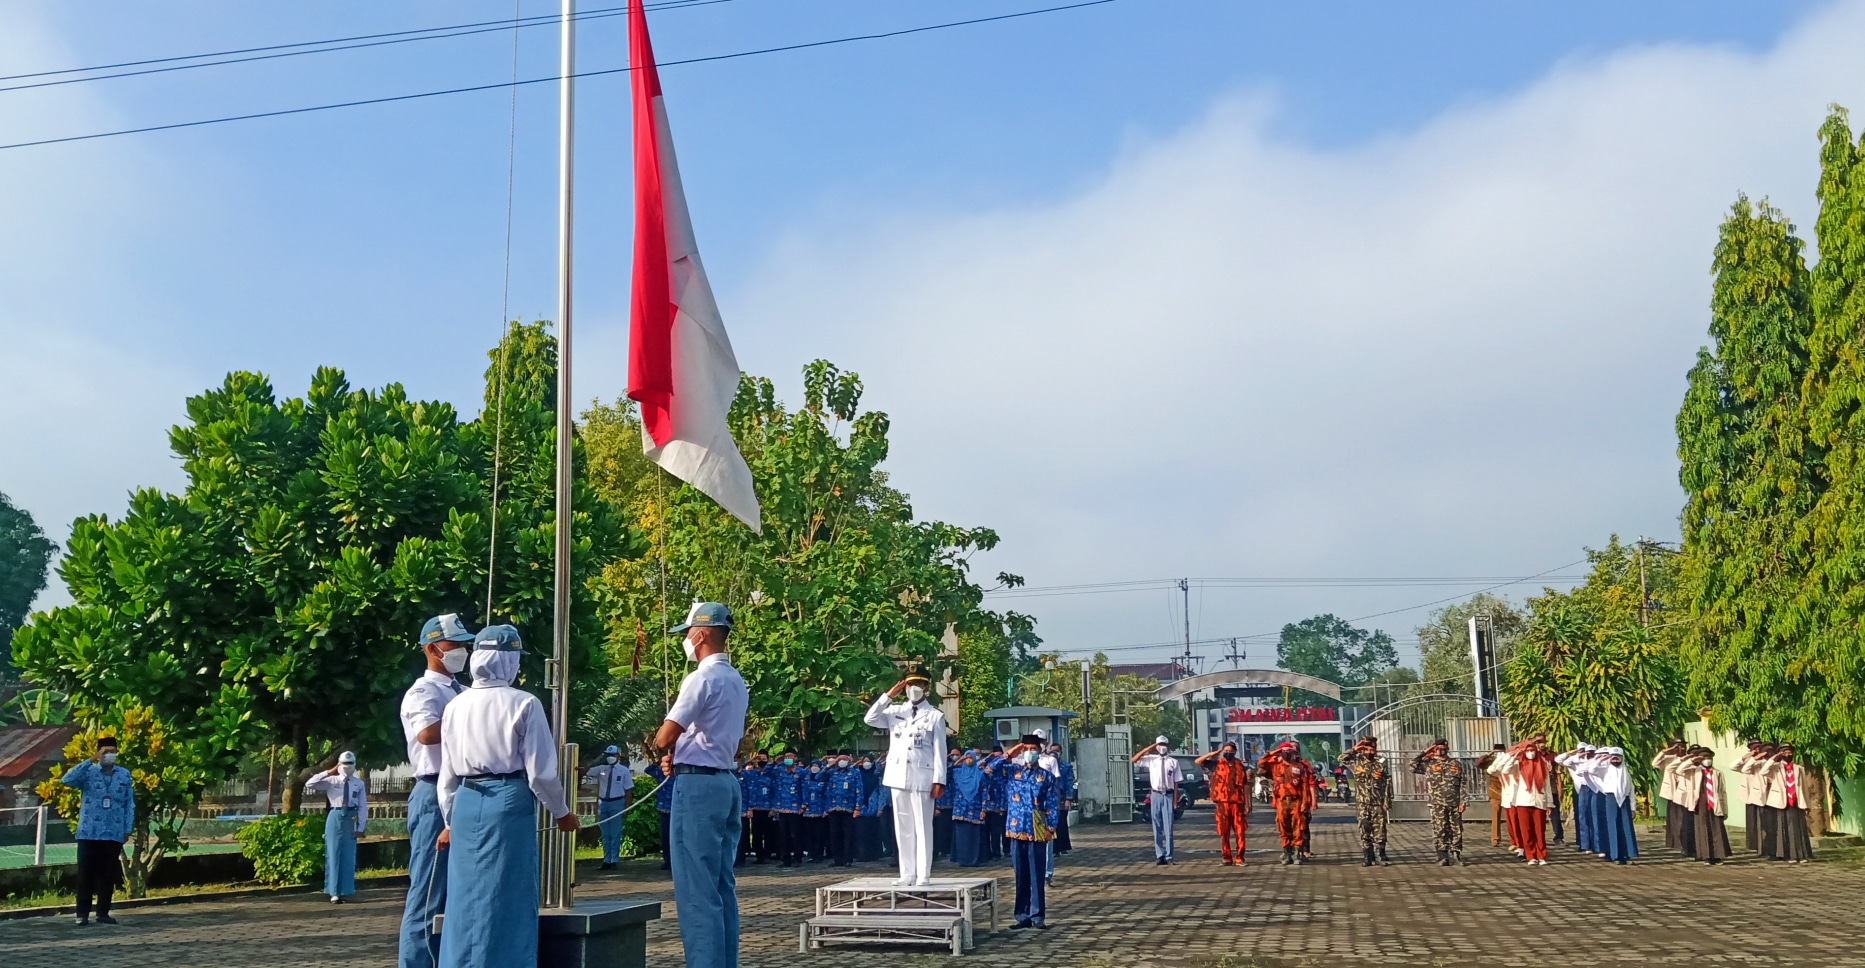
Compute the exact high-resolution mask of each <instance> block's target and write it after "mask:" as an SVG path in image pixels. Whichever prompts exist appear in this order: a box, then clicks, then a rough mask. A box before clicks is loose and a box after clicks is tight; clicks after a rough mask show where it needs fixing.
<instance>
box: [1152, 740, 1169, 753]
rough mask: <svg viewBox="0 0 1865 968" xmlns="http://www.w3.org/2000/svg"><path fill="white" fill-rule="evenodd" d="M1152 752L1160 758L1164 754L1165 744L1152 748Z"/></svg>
mask: <svg viewBox="0 0 1865 968" xmlns="http://www.w3.org/2000/svg"><path fill="white" fill-rule="evenodd" d="M1153 752H1155V753H1158V754H1159V755H1161V756H1164V755H1165V753H1166V744H1164V743H1161V744H1159V745H1158V746H1155V747H1153Z"/></svg>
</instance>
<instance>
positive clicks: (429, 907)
mask: <svg viewBox="0 0 1865 968" xmlns="http://www.w3.org/2000/svg"><path fill="white" fill-rule="evenodd" d="M462 691H464V687H463V686H461V685H460V684H459V683H458V682H455V681H454V678H453V677H452V676H450V675H446V674H445V673H440V672H435V671H433V670H432V669H429V670H428V671H426V672H423V673H421V678H419V679H416V680H415V681H414V685H412V686H409V687H408V691H407V692H406V693H404V694H403V695H402V701H401V723H402V738H403V740H404V741H405V743H406V746H407V750H408V765H409V766H411V767H413V768H414V787H413V788H412V789H410V790H409V791H408V896H407V898H406V899H405V900H404V902H403V904H402V920H401V940H400V950H399V951H398V953H397V956H396V964H397V966H398V968H433V965H434V964H435V963H436V961H438V959H439V958H440V935H437V934H435V933H434V932H433V924H434V916H435V915H436V914H439V913H441V912H442V911H445V910H446V909H447V851H446V850H445V849H443V848H441V847H440V846H439V844H438V843H437V841H438V840H439V839H440V831H441V829H442V828H443V826H444V825H443V824H442V823H441V820H440V792H439V788H438V787H437V786H436V784H437V783H438V782H439V781H440V744H439V743H432V744H428V743H423V742H421V741H420V740H418V739H416V738H415V737H416V735H417V734H419V733H420V732H421V731H422V730H425V729H427V728H429V727H431V726H433V725H434V724H435V723H438V722H440V720H441V717H442V716H443V715H444V714H445V713H446V711H447V704H448V703H450V702H452V701H453V699H454V697H455V696H458V695H459V694H460V693H461V692H462Z"/></svg>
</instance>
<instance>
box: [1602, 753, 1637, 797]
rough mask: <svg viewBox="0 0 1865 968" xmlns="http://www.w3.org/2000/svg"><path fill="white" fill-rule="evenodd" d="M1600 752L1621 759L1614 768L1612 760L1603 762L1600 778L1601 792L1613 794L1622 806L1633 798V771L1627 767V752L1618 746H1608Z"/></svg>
mask: <svg viewBox="0 0 1865 968" xmlns="http://www.w3.org/2000/svg"><path fill="white" fill-rule="evenodd" d="M1600 752H1602V753H1605V754H1607V755H1608V756H1617V757H1619V764H1618V765H1617V766H1614V765H1613V763H1612V761H1611V760H1601V761H1600V768H1599V773H1598V774H1597V776H1598V781H1597V782H1598V783H1599V791H1600V792H1601V793H1607V794H1611V795H1612V798H1613V799H1614V800H1615V801H1617V802H1618V803H1619V805H1620V806H1624V805H1625V801H1626V800H1628V799H1630V798H1631V796H1632V771H1631V770H1628V769H1626V767H1625V751H1624V750H1622V749H1620V748H1619V747H1617V746H1608V747H1606V748H1605V749H1603V750H1600Z"/></svg>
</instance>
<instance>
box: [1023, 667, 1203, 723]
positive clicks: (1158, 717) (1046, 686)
mask: <svg viewBox="0 0 1865 968" xmlns="http://www.w3.org/2000/svg"><path fill="white" fill-rule="evenodd" d="M1083 665H1087V666H1088V670H1089V671H1088V677H1089V685H1088V695H1089V703H1088V708H1087V710H1086V711H1085V713H1084V714H1083V715H1082V716H1080V717H1079V718H1076V719H1072V720H1070V721H1069V729H1070V730H1072V731H1073V733H1074V735H1075V736H1076V737H1083V736H1096V735H1100V734H1101V733H1102V731H1103V730H1105V729H1106V728H1107V726H1108V725H1109V724H1110V723H1113V722H1114V721H1115V718H1116V715H1117V714H1118V716H1119V718H1120V719H1122V720H1124V721H1125V722H1126V723H1127V724H1128V725H1130V726H1132V727H1133V736H1134V741H1135V742H1136V743H1143V742H1147V741H1150V740H1151V739H1152V738H1153V737H1154V736H1165V737H1166V738H1168V739H1170V740H1171V741H1172V745H1173V746H1174V747H1182V746H1183V745H1184V744H1185V742H1186V740H1188V739H1189V738H1190V737H1191V731H1192V723H1191V716H1190V714H1189V713H1187V712H1186V710H1185V707H1184V706H1183V705H1181V704H1179V703H1176V702H1171V703H1166V704H1165V705H1163V706H1162V705H1155V704H1154V702H1153V698H1152V697H1153V694H1154V693H1156V692H1157V691H1158V690H1159V685H1160V683H1159V680H1158V679H1153V678H1142V677H1140V676H1135V675H1128V674H1125V673H1122V674H1120V675H1114V674H1113V669H1112V668H1111V667H1110V666H1109V664H1108V660H1107V656H1106V655H1105V654H1104V653H1098V652H1097V653H1095V656H1094V658H1093V659H1089V660H1081V659H1063V658H1061V657H1060V656H1056V655H1044V656H1040V657H1039V658H1038V669H1039V670H1040V671H1038V672H1036V673H1035V674H1034V675H1032V676H1031V678H1029V679H1026V680H1023V681H1022V682H1020V683H1019V684H1018V686H1017V700H1018V702H1019V703H1020V704H1023V705H1033V706H1049V707H1052V708H1056V709H1067V710H1071V711H1075V712H1083V710H1082V706H1081V670H1082V666H1083Z"/></svg>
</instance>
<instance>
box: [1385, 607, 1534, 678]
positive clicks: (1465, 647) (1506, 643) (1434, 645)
mask: <svg viewBox="0 0 1865 968" xmlns="http://www.w3.org/2000/svg"><path fill="white" fill-rule="evenodd" d="M1472 617H1475V618H1476V619H1477V621H1478V622H1482V621H1483V620H1484V619H1485V618H1487V619H1488V620H1489V621H1490V623H1491V626H1492V627H1493V628H1494V629H1495V632H1496V661H1497V664H1498V665H1501V664H1503V663H1506V662H1508V661H1509V657H1510V656H1511V655H1513V654H1514V653H1515V646H1516V643H1517V642H1518V641H1520V639H1521V636H1522V633H1523V632H1524V631H1525V630H1526V629H1527V627H1528V619H1527V617H1526V616H1524V615H1523V614H1522V612H1521V610H1520V609H1517V608H1516V607H1515V606H1513V605H1511V604H1509V603H1508V602H1506V601H1503V600H1502V599H1500V598H1497V597H1496V596H1494V595H1490V594H1488V593H1478V594H1476V595H1472V596H1471V597H1470V600H1469V601H1466V602H1459V603H1457V604H1455V605H1446V606H1445V607H1443V608H1440V609H1438V610H1437V611H1435V612H1432V613H1431V617H1430V618H1429V619H1427V620H1426V621H1425V624H1423V625H1420V626H1419V627H1418V630H1417V631H1418V651H1419V672H1420V673H1421V674H1420V675H1419V677H1418V678H1419V684H1418V686H1417V687H1415V688H1414V689H1413V690H1412V692H1413V693H1414V694H1417V695H1427V694H1441V693H1452V694H1455V695H1460V696H1468V695H1472V694H1474V692H1475V687H1474V685H1473V683H1472V679H1473V678H1474V674H1473V672H1472V670H1471V665H1470V619H1471V618H1472Z"/></svg>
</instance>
